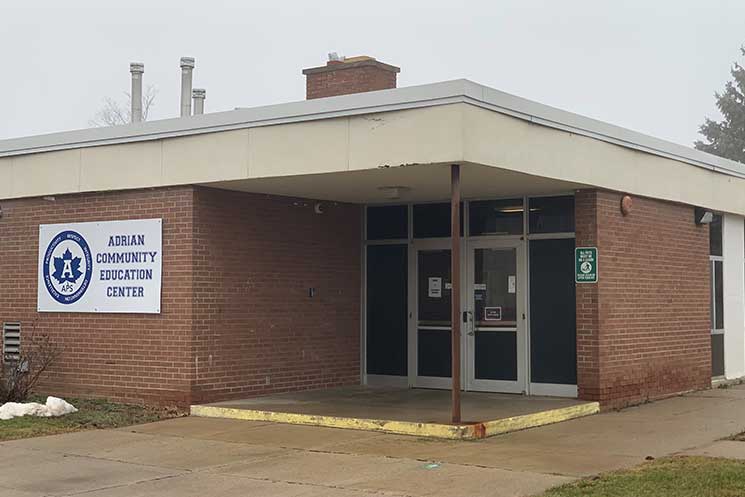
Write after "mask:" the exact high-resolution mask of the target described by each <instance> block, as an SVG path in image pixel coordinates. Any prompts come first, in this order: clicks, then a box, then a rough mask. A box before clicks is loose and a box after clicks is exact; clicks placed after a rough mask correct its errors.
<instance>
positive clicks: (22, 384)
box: [0, 330, 62, 405]
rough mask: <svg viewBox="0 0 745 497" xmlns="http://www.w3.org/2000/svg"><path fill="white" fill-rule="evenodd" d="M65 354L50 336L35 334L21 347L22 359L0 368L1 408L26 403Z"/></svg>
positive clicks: (7, 361)
mask: <svg viewBox="0 0 745 497" xmlns="http://www.w3.org/2000/svg"><path fill="white" fill-rule="evenodd" d="M61 352H62V349H61V347H60V346H59V344H57V343H55V342H53V341H52V340H51V339H50V337H49V335H46V334H44V333H39V332H37V331H35V330H34V331H32V332H31V333H30V334H29V335H28V337H26V340H25V343H24V345H22V346H21V350H20V355H19V357H18V359H16V360H6V361H5V362H4V363H3V364H2V365H1V366H2V367H0V405H1V404H4V403H5V402H25V401H26V400H27V399H28V397H29V395H30V394H31V392H32V391H33V389H34V387H35V386H36V384H37V383H38V382H39V379H41V376H42V374H44V372H45V371H46V370H47V369H49V367H50V366H51V365H52V364H53V363H54V362H55V361H56V360H57V359H58V358H59V356H60V353H61Z"/></svg>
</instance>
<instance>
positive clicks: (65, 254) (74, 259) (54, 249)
mask: <svg viewBox="0 0 745 497" xmlns="http://www.w3.org/2000/svg"><path fill="white" fill-rule="evenodd" d="M43 265H44V268H43V270H44V286H46V289H47V291H48V292H49V295H51V296H52V298H53V299H54V300H56V301H57V302H59V303H60V304H65V305H67V304H74V303H75V302H77V301H78V300H80V299H81V298H82V297H83V295H85V292H86V290H88V287H89V286H90V283H91V276H92V275H93V257H92V256H91V249H90V247H89V246H88V242H86V241H85V238H83V237H82V236H81V235H80V234H79V233H77V232H75V231H70V230H68V231H63V232H61V233H59V234H58V235H57V236H55V237H54V238H53V239H52V241H51V242H50V243H49V246H47V250H46V252H45V253H44V261H43Z"/></svg>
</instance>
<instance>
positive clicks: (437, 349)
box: [414, 243, 452, 388]
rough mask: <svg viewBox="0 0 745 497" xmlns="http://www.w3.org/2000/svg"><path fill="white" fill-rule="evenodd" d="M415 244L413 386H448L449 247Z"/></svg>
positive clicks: (449, 361) (449, 371) (449, 323)
mask: <svg viewBox="0 0 745 497" xmlns="http://www.w3.org/2000/svg"><path fill="white" fill-rule="evenodd" d="M445 247H447V243H444V244H431V245H430V244H427V246H426V248H424V247H418V248H417V250H416V251H415V258H416V266H415V267H416V277H415V281H416V314H415V316H414V318H415V319H414V323H415V329H414V333H415V345H414V350H415V354H416V355H415V358H416V359H415V361H416V362H415V373H416V374H415V376H416V378H415V382H414V384H415V386H417V387H424V388H451V386H452V381H451V368H452V356H451V353H452V342H451V340H452V335H451V333H452V321H451V302H452V300H451V297H452V284H451V278H450V249H449V248H445Z"/></svg>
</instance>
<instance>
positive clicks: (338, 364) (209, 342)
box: [0, 57, 745, 407]
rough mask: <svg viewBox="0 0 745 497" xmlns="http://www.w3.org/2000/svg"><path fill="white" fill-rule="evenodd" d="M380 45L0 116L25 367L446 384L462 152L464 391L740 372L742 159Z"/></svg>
mask: <svg viewBox="0 0 745 497" xmlns="http://www.w3.org/2000/svg"><path fill="white" fill-rule="evenodd" d="M398 71H399V69H398V68H397V67H394V66H390V65H387V64H383V63H380V62H378V61H376V60H374V59H371V58H367V57H361V58H354V59H346V60H334V61H330V62H329V63H328V64H327V65H326V66H322V67H317V68H311V69H306V70H304V71H303V72H304V74H306V77H307V92H306V94H307V100H306V101H302V102H293V103H287V104H279V105H272V106H268V107H259V108H252V109H238V110H234V111H228V112H218V113H211V114H204V115H194V116H188V117H182V118H179V119H168V120H163V121H154V122H147V123H133V124H130V125H127V126H118V127H112V128H102V129H91V130H81V131H71V132H65V133H57V134H52V135H43V136H35V137H29V138H20V139H12V140H5V141H0V212H1V215H0V255H1V257H0V274H4V275H6V278H5V279H4V284H3V285H2V287H0V322H2V323H3V343H4V355H3V358H4V360H5V361H12V360H14V358H15V357H17V353H18V348H19V347H20V349H23V347H24V344H25V343H27V340H28V338H29V337H30V336H31V334H32V333H35V332H43V333H45V334H48V335H49V336H51V337H52V338H53V339H54V340H55V341H57V342H59V343H60V344H61V345H62V347H63V354H62V357H61V359H60V361H59V362H58V363H57V364H55V366H54V368H53V371H51V372H50V374H49V375H47V376H46V377H45V379H44V385H43V386H44V389H46V390H49V391H50V392H55V393H58V394H61V395H90V396H105V397H110V398H115V399H121V400H134V401H145V402H150V403H163V404H171V403H175V404H180V405H188V404H191V403H201V402H211V401H218V400H227V399H237V398H243V397H249V396H255V395H260V394H266V393H273V392H286V391H293V390H303V389H318V388H328V387H332V386H341V385H355V384H365V385H388V386H403V387H412V388H417V387H419V388H450V386H451V383H452V379H451V370H452V361H453V355H452V349H451V347H452V341H451V330H452V325H453V322H452V319H451V316H452V313H451V304H452V298H451V297H452V290H453V285H452V283H451V260H450V256H451V244H452V239H451V211H450V209H451V204H450V200H451V198H450V196H451V192H452V189H451V188H452V184H451V171H452V167H453V165H458V166H459V171H460V190H459V191H460V194H461V197H462V203H461V204H459V205H460V206H461V207H460V209H461V216H460V219H461V220H462V222H461V223H460V224H461V238H460V240H461V242H460V243H461V247H462V248H461V253H460V256H461V257H460V266H459V267H460V268H461V273H462V277H461V278H462V279H461V281H462V284H460V285H456V288H457V287H458V286H459V287H460V293H459V296H460V300H461V305H460V310H461V311H462V312H459V313H458V315H457V319H458V320H459V322H461V328H462V337H461V339H460V342H459V343H460V349H461V355H460V362H461V369H460V371H461V373H460V376H461V388H462V389H464V390H473V391H495V392H509V393H515V394H526V395H555V396H565V397H579V398H580V399H587V400H598V401H600V402H601V403H602V404H603V405H605V406H606V407H614V406H623V405H628V404H633V403H638V402H641V401H644V400H647V399H653V398H658V397H662V396H666V395H670V394H674V393H678V392H683V391H688V390H693V389H701V388H707V387H709V386H710V385H711V384H712V380H713V379H714V380H715V381H716V380H717V379H721V378H730V379H731V378H739V377H742V376H744V375H745V223H744V221H743V219H744V218H743V216H745V166H743V165H742V164H739V163H735V162H732V161H728V160H725V159H721V158H718V157H714V156H711V155H708V154H705V153H702V152H699V151H696V150H692V149H689V148H686V147H682V146H679V145H675V144H672V143H668V142H664V141H662V140H658V139H655V138H652V137H649V136H645V135H641V134H638V133H635V132H632V131H629V130H625V129H622V128H618V127H615V126H612V125H609V124H606V123H602V122H598V121H595V120H592V119H588V118H584V117H581V116H578V115H575V114H571V113H568V112H564V111H561V110H558V109H554V108H551V107H547V106H544V105H541V104H538V103H535V102H531V101H528V100H524V99H521V98H519V97H515V96H512V95H508V94H505V93H502V92H499V91H497V90H494V89H492V88H488V87H485V86H481V85H478V84H475V83H472V82H470V81H466V80H456V81H450V82H443V83H434V84H429V85H423V86H417V87H408V88H396V75H397V73H398ZM454 205H458V204H457V203H456V204H454ZM114 221H120V222H121V223H114ZM151 222H156V223H157V224H156V225H153V224H147V227H146V226H145V223H151ZM152 226H156V228H153V227H152ZM146 229H147V230H151V229H156V231H152V232H151V231H148V233H152V234H151V235H148V237H149V239H148V241H147V243H153V244H155V245H153V246H154V247H156V248H153V249H150V248H149V247H148V248H143V250H142V251H136V250H134V249H133V248H132V247H131V246H130V245H137V244H138V243H139V241H138V240H139V239H138V238H137V237H138V236H142V237H143V239H144V236H145V235H137V233H139V231H138V230H146ZM81 230H86V231H85V232H83V231H81ZM68 232H74V233H75V234H78V235H79V234H81V233H82V234H83V235H82V236H81V237H80V238H81V239H84V240H83V241H82V242H81V241H80V240H79V239H78V238H74V239H72V238H71V239H67V238H65V239H64V240H62V241H60V240H61V239H60V236H61V235H62V234H63V233H68ZM143 232H144V231H143ZM88 233H90V234H88ZM104 235H105V236H104ZM48 236H49V237H51V238H49V237H48ZM117 236H119V237H121V238H116V237H117ZM133 237H134V238H133ZM107 241H108V242H107ZM120 242H121V243H120ZM65 247H68V248H69V247H72V249H71V250H72V252H71V253H70V254H69V256H68V255H65V254H66V252H64V251H62V249H63V248H65ZM576 248H594V249H597V250H596V252H595V253H594V254H595V255H594V258H595V260H594V264H590V265H589V266H588V271H587V274H589V275H591V276H593V277H591V278H585V279H584V280H583V279H582V278H583V277H584V276H583V274H582V273H583V268H584V266H582V264H581V263H580V262H577V260H576V258H577V254H576V253H575V249H576ZM78 249H80V251H81V252H80V253H81V254H83V255H81V256H80V257H78V258H77V260H76V259H75V257H76V255H75V251H76V250H78ZM65 250H67V249H66V248H65ZM85 254H88V255H90V256H91V257H90V259H85V257H84V256H85ZM138 254H143V255H142V257H143V259H142V260H141V259H139V255H138ZM145 254H152V256H150V257H151V258H150V259H145V258H146V257H147V256H146V255H145ZM125 255H126V256H127V257H129V256H130V255H131V256H132V257H133V259H132V261H130V262H129V263H128V264H129V265H128V266H126V267H125V265H123V264H125V263H124V262H121V261H123V260H124V259H123V257H124V256H125ZM135 257H138V258H135ZM81 258H82V260H84V261H83V262H81ZM117 258H118V259H117ZM115 259H116V260H119V261H120V262H112V261H115ZM146 260H149V261H150V263H151V265H149V266H148V265H147V264H150V263H146V262H142V261H146ZM73 261H75V262H73ZM70 263H73V266H70V265H69V264H70ZM56 264H59V266H56ZM66 271H70V272H69V274H68V273H66ZM152 271H155V273H153V272H152ZM153 274H155V277H152V275H153ZM112 275H114V277H115V279H129V278H130V275H134V276H131V277H132V278H133V279H132V280H128V281H127V283H126V284H125V283H122V282H119V283H112V282H111V281H108V282H107V279H110V278H111V277H112ZM137 275H140V276H137ZM142 275H147V277H146V279H147V280H148V281H146V282H144V283H137V278H139V277H143V278H145V276H142ZM594 276H596V278H595V277H594ZM577 281H580V282H577ZM143 288H144V289H145V290H143ZM138 292H139V293H138ZM143 292H144V293H143ZM49 295H52V296H53V297H54V299H52V300H50V297H49ZM145 301H147V302H145ZM19 330H20V340H19V339H18V338H17V336H18V333H19Z"/></svg>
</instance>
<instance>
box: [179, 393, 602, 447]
mask: <svg viewBox="0 0 745 497" xmlns="http://www.w3.org/2000/svg"><path fill="white" fill-rule="evenodd" d="M599 410H600V405H599V404H598V403H597V402H588V403H585V404H580V405H577V406H571V407H563V408H560V409H551V410H548V411H543V412H538V413H534V414H525V415H522V416H514V417H511V418H504V419H497V420H493V421H484V422H481V423H474V424H463V425H447V424H442V423H417V422H414V421H392V420H382V419H364V418H342V417H336V416H317V415H311V414H296V413H288V412H275V411H258V410H253V409H236V408H232V407H218V406H199V405H194V406H191V415H192V416H198V417H206V418H228V419H242V420H246V421H267V422H273V423H286V424H294V425H310V426H325V427H329V428H343V429H348V430H364V431H379V432H384V433H395V434H399V435H413V436H418V437H431V438H444V439H450V440H468V439H476V438H484V437H490V436H493V435H498V434H502V433H508V432H511V431H517V430H524V429H526V428H534V427H536V426H543V425H547V424H551V423H558V422H560V421H566V420H569V419H574V418H579V417H582V416H589V415H591V414H595V413H597V412H598V411H599Z"/></svg>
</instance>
